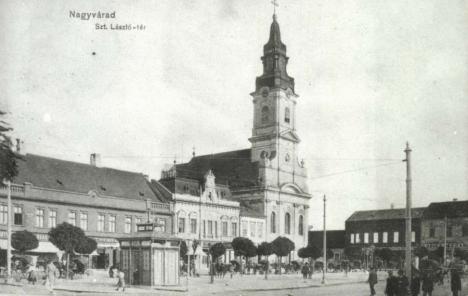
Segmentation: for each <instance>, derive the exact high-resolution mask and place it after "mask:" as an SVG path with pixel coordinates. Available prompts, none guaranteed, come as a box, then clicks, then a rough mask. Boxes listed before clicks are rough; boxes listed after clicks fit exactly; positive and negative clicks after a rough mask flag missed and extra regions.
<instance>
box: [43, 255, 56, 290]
mask: <svg viewBox="0 0 468 296" xmlns="http://www.w3.org/2000/svg"><path fill="white" fill-rule="evenodd" d="M56 274H57V267H55V264H54V262H52V260H49V262H48V264H47V267H46V281H45V285H46V287H47V290H49V292H50V293H52V294H55V292H54V285H55V276H56Z"/></svg>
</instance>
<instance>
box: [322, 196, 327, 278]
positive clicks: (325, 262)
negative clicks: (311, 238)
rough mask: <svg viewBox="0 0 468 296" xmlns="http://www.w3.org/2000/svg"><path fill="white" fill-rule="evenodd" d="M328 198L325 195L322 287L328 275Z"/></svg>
mask: <svg viewBox="0 0 468 296" xmlns="http://www.w3.org/2000/svg"><path fill="white" fill-rule="evenodd" d="M326 223H327V197H326V195H325V194H324V195H323V272H322V285H325V283H326V282H325V274H326V273H327V224H326Z"/></svg>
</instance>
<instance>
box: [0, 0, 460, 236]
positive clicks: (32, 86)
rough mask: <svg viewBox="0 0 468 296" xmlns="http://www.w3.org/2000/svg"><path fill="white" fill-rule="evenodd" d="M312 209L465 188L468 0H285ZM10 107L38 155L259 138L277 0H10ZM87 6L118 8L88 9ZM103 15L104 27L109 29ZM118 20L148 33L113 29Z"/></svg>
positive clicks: (0, 78)
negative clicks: (256, 121)
mask: <svg viewBox="0 0 468 296" xmlns="http://www.w3.org/2000/svg"><path fill="white" fill-rule="evenodd" d="M278 2H279V7H278V8H277V14H278V22H279V24H280V27H281V34H282V39H283V42H284V43H285V44H286V45H287V50H288V56H289V57H290V60H289V65H288V73H289V74H290V76H292V77H294V78H295V81H296V88H295V90H296V93H298V94H299V96H300V97H299V98H298V100H297V101H298V103H297V120H296V121H297V132H298V134H299V136H300V138H301V140H302V141H301V143H300V145H299V152H300V157H301V158H304V160H305V162H306V166H307V167H308V176H309V188H310V191H311V194H312V196H313V197H312V200H311V201H310V206H311V207H310V209H311V211H310V222H311V226H312V227H313V229H322V226H323V225H322V215H323V204H322V197H323V195H324V194H326V196H327V227H329V228H330V229H343V228H344V221H345V219H346V218H347V217H349V216H350V215H351V214H352V213H353V212H354V211H356V210H367V209H380V208H390V206H391V204H394V206H395V207H404V206H405V172H406V171H405V170H406V167H405V166H406V164H405V163H404V162H402V160H403V159H404V158H405V155H404V152H403V150H404V148H405V143H406V141H409V143H410V147H411V148H412V154H411V158H412V159H411V165H412V177H413V205H414V206H426V205H428V204H429V203H430V202H433V201H448V200H452V199H455V198H456V199H458V200H466V199H467V198H468V194H467V193H468V157H467V152H468V132H467V127H468V100H467V97H468V96H467V94H468V83H467V77H468V75H467V65H468V63H467V62H468V61H467V45H468V44H467V38H466V36H467V35H468V34H467V33H468V27H467V22H468V21H467V20H468V17H467V12H468V9H467V8H468V2H466V1H460V0H453V1H446V0H424V1H422V0H413V1H407V0H406V1H405V0H394V1H383V0H349V1H338V0H314V1H310V0H288V1H284V0H283V1H278ZM0 7H1V9H0V26H1V27H2V34H0V56H1V58H0V69H2V70H1V71H0V87H1V89H2V96H1V97H0V109H1V110H6V111H8V112H9V114H8V117H7V120H8V122H9V123H10V124H11V126H12V127H13V128H14V132H13V136H14V137H18V138H21V139H22V140H23V141H24V149H25V151H27V152H28V153H34V154H39V155H45V156H50V157H56V158H60V159H67V160H73V161H79V162H88V161H89V154H90V153H99V154H101V162H102V166H106V167H114V168H119V169H124V170H130V171H136V172H143V173H145V174H148V175H149V176H150V177H151V178H153V179H159V177H160V172H161V169H162V168H163V167H164V166H165V165H166V164H170V163H172V162H173V161H174V160H176V161H177V162H182V161H188V160H190V157H191V155H192V150H193V147H195V152H196V154H197V155H202V154H210V153H216V152H222V151H229V150H235V149H243V148H248V147H250V143H249V142H248V140H247V139H248V138H249V137H250V135H251V128H252V121H253V119H252V118H253V107H252V106H253V105H252V98H251V97H250V95H249V94H250V93H251V92H252V91H254V87H255V77H256V76H259V75H260V74H261V71H262V65H261V61H260V56H261V55H262V48H263V45H264V44H265V43H266V42H267V39H268V34H269V27H270V24H271V21H272V18H271V17H272V10H273V8H272V5H271V3H270V1H268V0H262V1H248V0H236V1H228V0H203V1H201V0H197V1H193V0H192V1H191V0H170V1H169V0H158V1H155V0H153V1H141V0H139V1H129V0H125V1H105V0H100V1H81V0H80V1H59V0H47V1H39V0H32V1H31V0H30V1H6V0H0ZM70 11H76V12H96V11H102V12H113V11H115V13H116V18H115V19H98V20H92V19H91V20H81V19H77V18H71V17H70ZM96 23H98V24H106V25H107V27H108V30H97V29H96ZM111 24H122V25H125V24H132V25H144V26H145V29H144V30H138V31H137V30H132V31H117V30H110V29H109V27H110V25H111Z"/></svg>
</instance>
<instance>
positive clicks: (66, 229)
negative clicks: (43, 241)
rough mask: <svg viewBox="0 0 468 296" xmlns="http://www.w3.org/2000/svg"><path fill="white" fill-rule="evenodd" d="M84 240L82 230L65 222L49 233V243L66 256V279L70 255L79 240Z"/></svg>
mask: <svg viewBox="0 0 468 296" xmlns="http://www.w3.org/2000/svg"><path fill="white" fill-rule="evenodd" d="M85 238H86V236H85V234H84V232H83V230H82V229H81V228H79V227H76V226H73V225H71V224H69V223H67V222H63V223H62V224H59V225H57V227H54V228H52V229H51V230H50V231H49V241H50V242H51V243H53V244H54V245H55V246H56V247H57V248H58V249H59V250H62V251H65V253H66V254H67V278H68V268H69V265H70V254H73V253H74V251H75V249H76V247H77V246H78V245H79V244H80V243H81V240H84V239H85Z"/></svg>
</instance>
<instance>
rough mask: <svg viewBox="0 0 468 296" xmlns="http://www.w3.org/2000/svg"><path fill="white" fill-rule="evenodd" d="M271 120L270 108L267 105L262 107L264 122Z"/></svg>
mask: <svg viewBox="0 0 468 296" xmlns="http://www.w3.org/2000/svg"><path fill="white" fill-rule="evenodd" d="M269 120H270V109H269V108H268V107H267V106H263V108H262V123H267V122H268V121H269Z"/></svg>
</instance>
